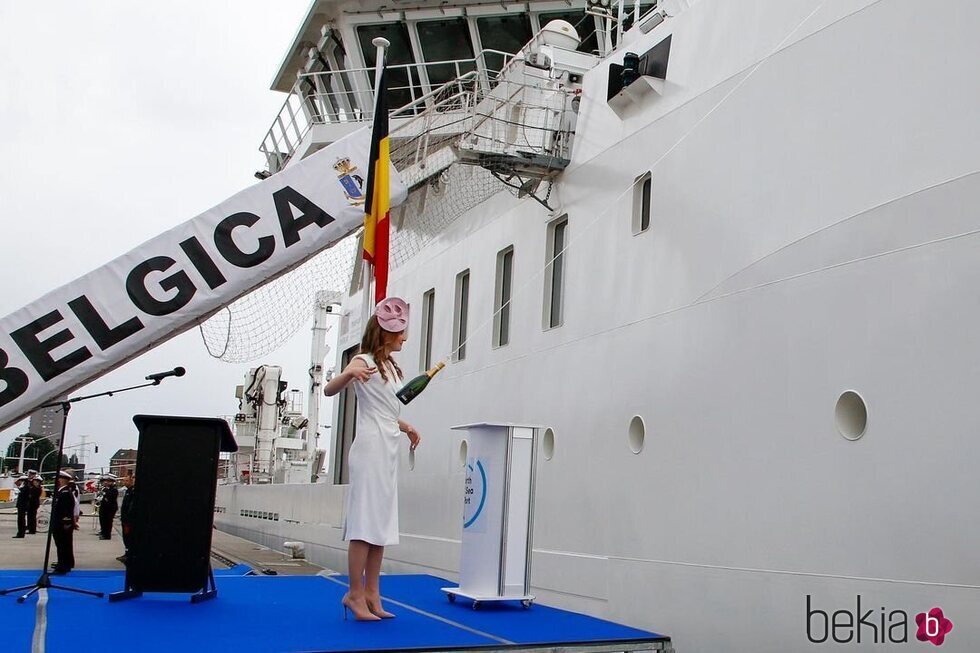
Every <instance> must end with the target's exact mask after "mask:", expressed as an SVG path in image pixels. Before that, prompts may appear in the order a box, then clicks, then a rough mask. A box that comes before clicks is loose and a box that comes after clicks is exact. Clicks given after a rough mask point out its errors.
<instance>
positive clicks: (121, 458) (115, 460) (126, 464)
mask: <svg viewBox="0 0 980 653" xmlns="http://www.w3.org/2000/svg"><path fill="white" fill-rule="evenodd" d="M109 472H110V473H112V474H115V475H116V476H118V477H119V478H124V477H126V476H132V475H133V474H134V473H135V472H136V449H120V450H119V451H117V452H116V453H114V454H112V458H110V459H109Z"/></svg>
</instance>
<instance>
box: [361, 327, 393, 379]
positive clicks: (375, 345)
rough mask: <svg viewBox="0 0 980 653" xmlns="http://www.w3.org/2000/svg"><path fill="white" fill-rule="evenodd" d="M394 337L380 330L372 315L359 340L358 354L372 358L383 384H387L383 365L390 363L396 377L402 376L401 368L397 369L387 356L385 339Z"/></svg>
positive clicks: (386, 375)
mask: <svg viewBox="0 0 980 653" xmlns="http://www.w3.org/2000/svg"><path fill="white" fill-rule="evenodd" d="M396 335H397V334H395V333H391V332H390V331H385V330H384V329H382V328H381V325H380V324H378V318H377V316H376V315H372V316H371V319H369V320H368V323H367V328H366V329H364V337H363V338H361V350H360V351H359V352H358V353H360V354H371V356H373V357H374V362H375V363H376V364H377V366H378V374H380V375H381V378H382V379H384V382H385V383H387V382H388V374H387V373H386V372H385V365H384V364H385V363H391V365H392V367H394V368H395V370H396V371H397V372H398V376H404V374H402V368H400V367H398V363H396V362H395V359H393V358H392V357H390V356H389V355H388V349H387V347H386V346H385V345H386V344H387V343H386V341H387V339H388V338H394V337H395V336H396Z"/></svg>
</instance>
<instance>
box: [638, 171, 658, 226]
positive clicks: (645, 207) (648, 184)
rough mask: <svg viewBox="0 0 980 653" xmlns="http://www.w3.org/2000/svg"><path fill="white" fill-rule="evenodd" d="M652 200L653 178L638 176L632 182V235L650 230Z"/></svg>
mask: <svg viewBox="0 0 980 653" xmlns="http://www.w3.org/2000/svg"><path fill="white" fill-rule="evenodd" d="M652 199H653V176H652V175H651V173H649V172H648V173H646V174H645V175H640V176H639V177H637V178H636V181H634V182H633V235H634V236H636V235H637V234H641V233H643V232H644V231H646V230H647V229H649V228H650V204H651V201H652Z"/></svg>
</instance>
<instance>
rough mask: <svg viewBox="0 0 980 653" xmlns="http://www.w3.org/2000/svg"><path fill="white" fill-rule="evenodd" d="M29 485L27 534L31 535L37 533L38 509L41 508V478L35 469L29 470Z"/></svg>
mask: <svg viewBox="0 0 980 653" xmlns="http://www.w3.org/2000/svg"><path fill="white" fill-rule="evenodd" d="M27 485H28V488H29V492H28V499H27V532H28V533H30V534H31V535H34V534H36V533H37V509H38V508H40V507H41V494H42V493H43V491H44V490H43V489H42V487H41V477H40V476H38V475H37V472H36V471H35V470H33V469H29V470H27Z"/></svg>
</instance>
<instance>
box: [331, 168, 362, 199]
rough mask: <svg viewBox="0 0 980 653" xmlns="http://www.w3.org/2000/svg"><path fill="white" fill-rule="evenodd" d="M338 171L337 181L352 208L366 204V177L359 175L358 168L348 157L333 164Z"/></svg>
mask: <svg viewBox="0 0 980 653" xmlns="http://www.w3.org/2000/svg"><path fill="white" fill-rule="evenodd" d="M333 169H334V170H336V171H337V181H339V182H340V185H341V186H342V187H343V189H344V196H345V197H346V198H347V201H348V202H349V203H350V205H351V206H361V205H363V204H364V177H362V176H361V175H359V174H357V166H356V165H354V164H353V163H351V160H350V159H349V158H348V157H343V158H340V159H337V162H336V163H334V164H333Z"/></svg>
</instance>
